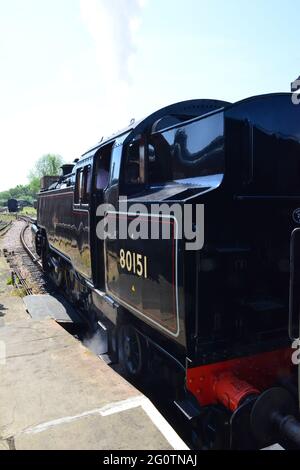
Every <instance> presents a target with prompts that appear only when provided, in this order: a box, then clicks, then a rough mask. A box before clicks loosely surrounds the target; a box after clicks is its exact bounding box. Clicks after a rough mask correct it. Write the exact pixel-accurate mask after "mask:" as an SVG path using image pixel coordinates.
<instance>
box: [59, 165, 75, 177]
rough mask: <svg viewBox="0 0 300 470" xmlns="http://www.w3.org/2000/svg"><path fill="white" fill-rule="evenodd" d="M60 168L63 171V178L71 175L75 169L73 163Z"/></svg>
mask: <svg viewBox="0 0 300 470" xmlns="http://www.w3.org/2000/svg"><path fill="white" fill-rule="evenodd" d="M60 168H61V170H62V176H66V175H69V174H70V173H72V171H73V168H74V164H73V163H68V164H66V165H62V166H61V167H60Z"/></svg>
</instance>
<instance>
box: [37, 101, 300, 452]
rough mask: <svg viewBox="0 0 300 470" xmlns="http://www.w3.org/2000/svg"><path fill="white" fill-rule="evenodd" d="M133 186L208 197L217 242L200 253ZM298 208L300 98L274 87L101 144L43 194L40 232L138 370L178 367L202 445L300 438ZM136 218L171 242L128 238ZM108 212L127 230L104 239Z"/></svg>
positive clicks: (122, 355)
mask: <svg viewBox="0 0 300 470" xmlns="http://www.w3.org/2000/svg"><path fill="white" fill-rule="evenodd" d="M124 197H126V198H127V200H128V204H130V205H132V204H133V203H135V204H141V203H143V205H144V207H145V208H146V209H149V208H150V206H151V205H152V204H156V205H157V204H162V203H163V204H164V205H165V206H166V207H169V208H172V206H173V205H174V203H176V204H178V205H179V207H181V208H182V209H183V208H185V207H186V206H187V205H188V204H191V205H192V206H193V207H194V208H195V207H196V205H197V204H202V205H204V245H203V246H201V247H199V248H198V249H197V250H196V251H189V250H187V249H186V241H187V240H185V239H183V240H182V239H181V240H180V239H178V237H177V229H178V224H179V221H178V220H177V218H176V214H173V213H172V211H171V212H170V214H169V215H168V216H163V215H162V214H161V213H160V212H157V213H153V212H151V214H150V215H149V212H148V210H147V211H146V212H145V213H142V214H139V215H137V214H136V213H132V212H131V211H130V209H128V210H127V212H126V209H125V210H124V202H123V198H124ZM102 203H106V204H110V206H109V207H110V208H108V209H107V210H106V212H105V213H104V214H102V215H101V214H100V212H97V209H98V207H99V206H100V205H101V204H102ZM151 207H152V206H151ZM299 213H300V107H299V106H295V105H293V104H292V100H291V95H290V94H271V95H264V96H257V97H253V98H249V99H246V100H243V101H240V102H238V103H235V104H229V103H226V102H220V101H216V100H194V101H187V102H183V103H178V104H175V105H171V106H169V107H166V108H164V109H162V110H160V111H158V112H156V113H154V114H152V115H151V116H148V117H147V118H146V119H144V120H142V121H140V122H138V123H132V124H131V125H130V127H129V128H128V129H126V130H124V131H123V132H120V133H119V134H116V135H113V136H112V137H110V138H108V139H106V140H102V141H101V142H100V143H99V144H98V145H96V146H95V147H93V148H92V149H91V150H89V151H88V152H87V153H86V154H84V155H83V156H82V158H81V159H79V160H78V161H76V163H75V165H74V167H68V168H67V169H65V172H64V175H63V176H62V177H61V178H60V179H59V180H58V181H57V182H56V183H54V184H52V185H51V187H50V188H48V189H46V190H45V191H43V192H41V193H40V194H39V197H38V219H37V225H36V226H34V227H33V230H34V233H35V240H36V246H37V251H38V253H39V254H40V255H41V257H42V260H43V265H44V269H45V270H47V271H48V272H49V274H50V275H51V276H52V277H53V279H54V280H55V282H56V283H57V285H60V286H62V287H63V289H64V290H65V291H66V292H68V293H69V295H70V296H71V297H72V298H73V299H74V300H76V301H77V302H78V305H80V306H81V307H83V308H84V309H85V311H86V312H87V313H86V315H87V319H88V321H89V322H90V323H93V324H95V325H97V322H99V323H98V324H99V325H101V326H102V327H104V326H105V331H106V333H107V345H108V346H107V349H108V352H109V353H110V354H111V355H113V356H114V357H115V358H117V359H118V360H119V361H120V362H121V363H122V365H123V366H124V368H125V370H126V371H127V373H128V374H130V375H131V376H139V375H141V374H142V373H145V374H147V375H148V377H149V376H150V377H151V376H152V377H153V378H156V379H157V377H160V375H159V374H160V372H162V374H163V375H167V374H169V378H170V380H169V383H172V384H173V389H174V397H173V399H174V403H175V405H176V408H177V410H178V411H179V412H181V413H182V415H183V416H184V417H185V418H186V419H187V420H189V421H190V423H191V427H192V429H193V433H194V436H195V443H196V445H197V446H198V447H199V448H237V449H242V448H259V447H262V446H265V445H268V444H272V443H273V442H278V441H284V442H285V444H286V443H289V444H286V445H290V446H298V447H299V446H300V437H299V436H300V433H299V425H298V422H297V421H296V420H297V419H298V414H297V407H298V397H297V380H296V373H297V371H296V367H295V366H293V365H292V361H291V350H290V344H291V341H290V338H289V336H288V326H289V329H290V335H291V336H295V337H297V336H299V318H298V316H299V289H298V284H299V281H298V279H300V276H299V268H300V259H298V258H300V256H299V255H298V253H299V252H300V250H299V248H298V246H299V242H300V238H299V236H298V230H299V228H298V227H299V223H300V218H299ZM137 217H139V221H142V223H143V224H144V228H145V227H146V228H149V226H150V222H151V223H152V225H151V226H152V227H154V228H155V227H156V229H157V230H158V233H161V229H162V226H168V227H169V229H170V237H169V238H166V239H164V238H163V237H161V236H160V237H158V238H153V237H152V238H149V239H147V240H142V239H136V238H135V237H133V236H128V237H127V238H124V237H122V236H121V234H120V232H119V231H118V230H120V229H119V227H120V224H119V223H118V222H120V221H124V220H125V223H126V224H127V225H126V228H128V226H129V225H130V223H131V222H132V221H133V220H135V219H136V218H137ZM109 221H113V222H116V231H115V234H116V235H117V236H116V237H109V238H107V239H106V240H102V239H99V238H98V237H97V230H96V229H97V227H99V225H98V224H99V222H100V223H101V222H106V223H108V222H109ZM193 223H194V228H195V227H196V225H195V224H197V223H198V221H197V220H196V219H195V213H193ZM129 235H130V234H129ZM290 247H291V249H290ZM274 387H275V388H274ZM287 415H290V416H293V419H292V422H291V420H290V421H289V419H287V418H286V416H287ZM295 430H296V431H297V432H296V431H295ZM297 436H298V437H297Z"/></svg>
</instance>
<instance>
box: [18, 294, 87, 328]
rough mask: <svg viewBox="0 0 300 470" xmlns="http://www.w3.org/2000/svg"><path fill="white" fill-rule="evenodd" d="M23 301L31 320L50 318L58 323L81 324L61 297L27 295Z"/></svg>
mask: <svg viewBox="0 0 300 470" xmlns="http://www.w3.org/2000/svg"><path fill="white" fill-rule="evenodd" d="M23 300H24V304H25V307H26V310H27V311H28V313H29V315H30V317H31V318H32V319H33V320H45V319H47V318H48V319H49V318H52V320H55V321H57V322H58V323H82V319H81V318H80V316H79V315H78V313H77V312H76V310H75V309H74V308H73V307H72V306H71V305H70V304H69V303H68V302H66V300H65V299H64V298H63V297H62V296H56V297H53V296H52V295H28V296H27V297H24V299H23Z"/></svg>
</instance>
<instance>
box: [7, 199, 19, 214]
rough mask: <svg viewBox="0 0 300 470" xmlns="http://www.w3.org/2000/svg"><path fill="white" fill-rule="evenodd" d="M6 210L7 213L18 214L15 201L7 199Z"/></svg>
mask: <svg viewBox="0 0 300 470" xmlns="http://www.w3.org/2000/svg"><path fill="white" fill-rule="evenodd" d="M7 208H8V211H9V212H18V210H19V206H18V201H17V200H16V199H9V200H8V201H7Z"/></svg>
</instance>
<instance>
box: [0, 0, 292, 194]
mask: <svg viewBox="0 0 300 470" xmlns="http://www.w3.org/2000/svg"><path fill="white" fill-rule="evenodd" d="M296 7H297V2H295V1H291V0H286V1H284V2H283V1H279V0H252V1H251V2H250V1H249V0H248V1H245V0H227V1H225V0H223V1H221V0H215V1H211V0H185V1H179V0H143V1H142V0H26V1H25V0H0V64H1V75H0V77H1V88H0V129H1V131H0V146H1V153H0V155H1V163H2V165H3V166H2V168H3V169H2V171H1V172H0V190H3V189H8V188H9V187H11V186H14V185H16V184H18V183H26V181H27V175H28V172H29V170H30V169H31V167H32V166H33V164H34V162H35V160H36V159H37V158H38V157H39V156H41V155H42V154H44V153H48V152H55V153H60V154H61V155H62V156H63V157H64V158H65V159H66V160H70V159H73V158H75V157H78V156H79V155H80V154H81V153H82V152H83V151H84V150H86V148H88V147H89V146H90V145H92V144H94V143H95V142H96V141H98V140H99V139H100V138H101V136H102V135H103V134H107V133H110V132H113V131H115V130H117V129H119V128H120V127H124V126H125V125H127V123H128V122H129V120H130V119H131V118H132V117H137V118H139V117H142V116H143V115H146V114H147V113H150V112H151V111H154V110H155V109H157V108H159V107H161V106H163V105H165V104H169V103H171V102H176V101H180V100H184V99H189V98H219V99H224V100H229V101H236V100H239V99H241V98H244V97H247V96H250V95H255V94H260V93H267V92H274V91H289V87H290V82H291V81H293V80H294V79H295V78H297V77H298V76H299V74H300V40H299V17H298V11H297V8H296Z"/></svg>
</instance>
